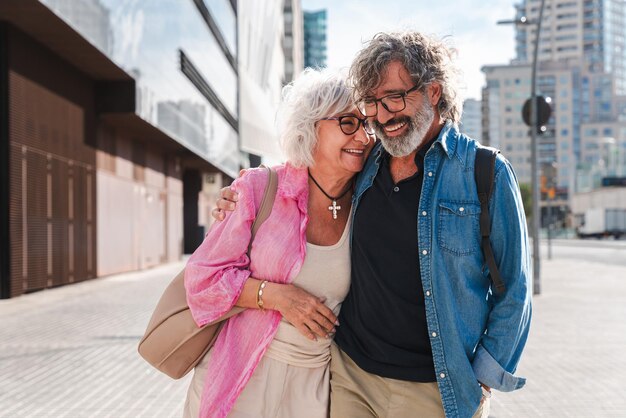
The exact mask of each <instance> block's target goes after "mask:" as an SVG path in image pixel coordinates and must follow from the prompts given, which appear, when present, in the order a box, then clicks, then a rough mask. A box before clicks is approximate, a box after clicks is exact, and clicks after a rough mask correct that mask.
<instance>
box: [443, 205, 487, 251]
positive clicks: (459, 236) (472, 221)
mask: <svg viewBox="0 0 626 418" xmlns="http://www.w3.org/2000/svg"><path fill="white" fill-rule="evenodd" d="M438 204H439V208H438V209H439V215H438V221H439V226H438V232H439V233H438V236H439V238H438V242H439V247H441V249H442V250H445V251H448V252H450V253H452V254H455V255H469V254H473V253H475V252H476V251H480V224H479V218H480V204H479V203H478V202H468V201H454V200H440V201H439V202H438Z"/></svg>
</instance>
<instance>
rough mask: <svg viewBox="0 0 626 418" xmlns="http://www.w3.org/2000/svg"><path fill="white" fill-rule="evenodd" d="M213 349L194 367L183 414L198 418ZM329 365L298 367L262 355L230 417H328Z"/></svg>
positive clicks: (185, 417)
mask: <svg viewBox="0 0 626 418" xmlns="http://www.w3.org/2000/svg"><path fill="white" fill-rule="evenodd" d="M209 357H210V352H209V354H208V355H206V356H205V358H204V360H202V362H201V363H200V364H198V366H196V368H195V370H194V375H193V379H192V381H191V384H190V385H189V390H188V391H187V400H186V401H185V412H184V415H183V416H184V418H197V417H198V413H199V411H200V398H201V397H202V388H203V386H204V377H205V375H206V370H207V363H208V359H209ZM329 382H330V375H329V365H325V366H321V367H315V368H309V367H299V366H293V365H290V364H287V363H284V362H282V361H279V360H275V359H273V358H269V357H263V358H262V359H261V361H260V362H259V365H258V367H257V368H256V370H255V371H254V373H253V374H252V377H251V378H250V380H249V381H248V383H247V384H246V387H245V388H244V390H243V391H242V392H241V395H239V397H238V398H237V401H236V402H235V405H234V407H233V409H232V410H231V411H230V414H229V415H228V416H229V417H231V418H292V417H303V418H327V417H328V414H329V410H328V408H329V396H330V383H329Z"/></svg>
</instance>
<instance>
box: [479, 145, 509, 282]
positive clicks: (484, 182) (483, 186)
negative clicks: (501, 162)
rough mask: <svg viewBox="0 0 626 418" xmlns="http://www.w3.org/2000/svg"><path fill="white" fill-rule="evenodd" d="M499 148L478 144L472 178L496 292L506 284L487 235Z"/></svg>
mask: <svg viewBox="0 0 626 418" xmlns="http://www.w3.org/2000/svg"><path fill="white" fill-rule="evenodd" d="M499 153H500V150H497V149H495V148H490V147H483V146H478V148H477V149H476V159H475V161H474V180H475V181H476V190H477V191H478V200H479V201H480V235H481V247H482V250H483V256H484V257H485V263H486V265H487V267H489V276H490V277H491V283H492V284H493V287H494V290H495V292H496V293H503V292H504V291H505V290H506V286H505V285H504V282H503V281H502V277H501V276H500V270H498V266H497V264H496V259H495V257H494V255H493V249H492V248H491V242H490V240H489V236H490V235H491V217H490V216H489V199H490V198H491V193H492V192H493V183H494V175H495V167H496V158H497V156H498V154H499Z"/></svg>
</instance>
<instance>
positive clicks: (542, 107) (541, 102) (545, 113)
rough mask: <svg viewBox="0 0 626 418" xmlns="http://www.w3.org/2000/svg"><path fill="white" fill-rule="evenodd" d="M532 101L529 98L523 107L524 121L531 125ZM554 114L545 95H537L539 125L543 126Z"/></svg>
mask: <svg viewBox="0 0 626 418" xmlns="http://www.w3.org/2000/svg"><path fill="white" fill-rule="evenodd" d="M530 101H531V99H527V100H526V101H525V102H524V107H522V119H524V123H525V124H526V125H528V126H530ZM551 114H552V108H551V107H550V105H549V104H548V101H547V100H546V98H545V97H543V96H537V127H540V126H543V125H545V124H546V123H548V120H550V115H551Z"/></svg>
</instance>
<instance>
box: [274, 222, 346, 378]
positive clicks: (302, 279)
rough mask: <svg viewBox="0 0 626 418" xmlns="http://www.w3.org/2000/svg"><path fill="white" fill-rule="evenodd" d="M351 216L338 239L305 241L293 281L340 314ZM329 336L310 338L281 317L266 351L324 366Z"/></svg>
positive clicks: (304, 363) (285, 359)
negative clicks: (325, 242)
mask: <svg viewBox="0 0 626 418" xmlns="http://www.w3.org/2000/svg"><path fill="white" fill-rule="evenodd" d="M351 217H352V216H350V217H349V218H348V222H346V228H345V229H344V231H343V234H342V235H341V238H339V241H338V242H337V243H336V244H334V245H330V246H320V245H315V244H311V243H308V242H307V244H306V248H307V252H306V257H305V258H304V263H303V264H302V269H301V270H300V273H298V275H297V276H296V277H295V279H294V281H293V284H295V285H296V286H298V287H300V288H302V289H304V290H306V291H307V292H309V293H311V294H313V295H315V296H318V297H325V298H326V302H325V304H326V306H328V307H329V308H330V309H332V311H333V312H334V314H335V315H339V310H340V309H341V302H343V300H344V299H345V298H346V295H347V294H348V290H349V289H350V243H349V239H348V235H349V231H350V223H351ZM330 342H331V340H330V339H326V338H319V337H318V338H317V341H311V340H309V339H308V338H306V337H305V336H304V335H302V334H301V333H300V331H298V329H297V328H296V327H294V326H293V325H291V324H290V323H289V322H287V321H286V320H285V319H284V318H283V319H282V321H281V322H280V324H279V325H278V330H277V332H276V335H275V336H274V340H273V341H272V342H271V343H270V345H269V347H268V349H267V351H266V352H265V355H266V356H267V357H269V358H272V359H274V360H278V361H282V362H284V363H287V364H291V365H294V366H300V367H320V366H325V365H326V364H328V362H329V361H330Z"/></svg>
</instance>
